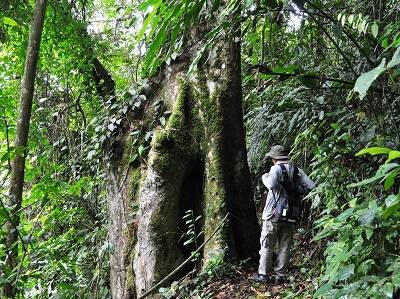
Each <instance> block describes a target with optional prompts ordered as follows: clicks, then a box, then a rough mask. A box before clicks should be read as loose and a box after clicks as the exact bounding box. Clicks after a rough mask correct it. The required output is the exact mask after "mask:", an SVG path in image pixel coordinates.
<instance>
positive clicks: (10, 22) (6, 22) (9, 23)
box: [3, 17, 18, 26]
mask: <svg viewBox="0 0 400 299" xmlns="http://www.w3.org/2000/svg"><path fill="white" fill-rule="evenodd" d="M3 23H4V24H5V25H10V26H18V23H17V22H15V21H14V20H13V19H11V18H7V17H4V18H3Z"/></svg>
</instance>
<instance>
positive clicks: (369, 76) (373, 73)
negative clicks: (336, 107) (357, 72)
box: [354, 58, 386, 100]
mask: <svg viewBox="0 0 400 299" xmlns="http://www.w3.org/2000/svg"><path fill="white" fill-rule="evenodd" d="M385 63H386V59H385V58H384V59H382V62H381V64H380V65H379V66H377V67H376V68H374V69H372V70H370V71H369V72H367V73H365V74H362V75H361V76H360V77H359V78H358V79H357V81H356V84H355V85H354V91H355V92H358V93H359V95H360V99H361V100H362V99H363V98H364V97H365V96H366V94H367V91H368V89H369V88H370V86H371V84H372V82H374V81H375V80H376V78H378V77H379V75H380V74H381V73H382V72H383V71H384V70H385Z"/></svg>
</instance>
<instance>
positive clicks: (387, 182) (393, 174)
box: [384, 165, 400, 190]
mask: <svg viewBox="0 0 400 299" xmlns="http://www.w3.org/2000/svg"><path fill="white" fill-rule="evenodd" d="M399 172H400V165H399V167H398V168H397V169H395V170H393V171H392V172H391V173H390V174H389V175H388V176H387V177H386V179H385V184H384V188H385V190H389V189H390V187H392V186H393V184H394V179H395V178H396V176H397V174H398V173H399Z"/></svg>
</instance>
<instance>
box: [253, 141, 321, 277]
mask: <svg viewBox="0 0 400 299" xmlns="http://www.w3.org/2000/svg"><path fill="white" fill-rule="evenodd" d="M266 157H271V158H272V162H273V164H274V165H273V166H272V167H271V169H270V171H269V173H265V174H263V176H262V182H263V184H264V185H265V186H266V187H267V189H268V195H267V201H266V203H265V207H264V210H263V214H262V231H261V237H260V245H261V248H260V252H259V253H260V261H259V267H258V273H253V275H252V278H253V279H254V280H256V281H258V282H263V283H269V282H272V283H275V284H282V283H283V282H284V281H285V275H286V271H287V268H288V264H289V253H290V248H291V247H292V243H293V235H294V233H295V230H296V224H295V223H288V222H281V221H279V220H278V218H277V216H276V214H277V209H276V207H277V203H278V202H279V201H282V200H285V197H286V196H287V195H286V193H285V192H284V190H283V187H282V186H281V184H280V183H279V182H280V181H283V180H284V173H283V171H282V169H281V166H280V165H279V164H283V166H284V167H285V169H286V172H287V174H288V176H289V178H292V181H293V176H294V172H295V170H294V169H295V166H294V165H293V164H292V163H291V161H290V156H289V152H288V151H287V150H286V149H285V147H284V146H282V145H275V146H272V147H271V150H270V151H269V152H268V153H267V154H266ZM298 173H299V178H298V183H299V185H300V187H301V188H302V189H303V191H304V193H308V192H309V191H310V190H311V189H313V188H314V187H315V183H314V182H313V181H312V180H311V179H310V178H308V176H307V175H306V174H305V172H304V171H303V170H302V169H300V168H298ZM276 244H278V253H277V258H276V261H275V266H274V267H273V261H272V257H273V253H274V249H275V245H276Z"/></svg>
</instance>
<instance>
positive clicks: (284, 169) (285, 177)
mask: <svg viewBox="0 0 400 299" xmlns="http://www.w3.org/2000/svg"><path fill="white" fill-rule="evenodd" d="M278 165H279V166H280V168H281V170H282V173H283V176H284V179H285V180H289V175H288V173H287V170H286V167H285V165H283V164H278Z"/></svg>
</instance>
